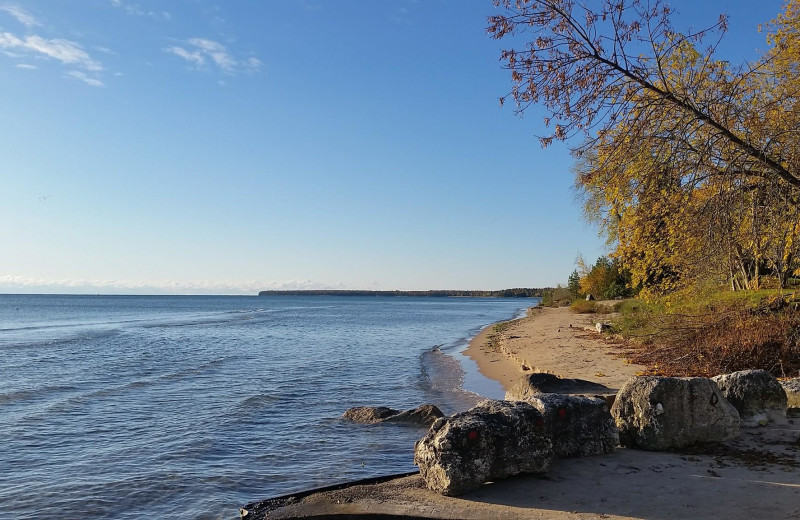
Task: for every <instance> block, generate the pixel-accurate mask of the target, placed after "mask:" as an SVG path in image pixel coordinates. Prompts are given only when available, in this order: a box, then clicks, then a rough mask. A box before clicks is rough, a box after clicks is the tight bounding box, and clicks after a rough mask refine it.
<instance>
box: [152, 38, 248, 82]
mask: <svg viewBox="0 0 800 520" xmlns="http://www.w3.org/2000/svg"><path fill="white" fill-rule="evenodd" d="M163 50H164V52H167V53H169V54H174V55H175V56H178V57H180V58H183V59H184V60H185V61H186V62H188V63H189V64H190V65H192V67H193V68H195V69H198V70H200V69H204V68H206V65H208V64H213V65H215V66H216V67H217V68H218V69H219V70H221V71H222V72H224V73H226V74H231V75H233V74H236V73H238V72H250V73H252V72H258V70H259V69H260V68H261V60H259V59H258V58H255V57H249V58H245V59H241V60H239V59H237V58H235V57H234V56H233V55H232V54H231V53H230V52H229V51H228V48H227V47H226V46H225V45H223V44H221V43H219V42H217V41H214V40H209V39H207V38H190V39H189V40H186V42H185V43H184V44H182V45H172V46H169V47H165V48H164V49H163Z"/></svg>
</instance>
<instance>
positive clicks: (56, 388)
mask: <svg viewBox="0 0 800 520" xmlns="http://www.w3.org/2000/svg"><path fill="white" fill-rule="evenodd" d="M71 390H77V388H75V387H74V386H66V385H52V386H42V387H39V388H31V389H27V390H15V391H11V392H6V393H3V394H0V405H3V404H8V403H12V402H14V401H26V400H30V399H35V398H37V397H41V396H46V395H48V394H54V393H60V392H69V391H71Z"/></svg>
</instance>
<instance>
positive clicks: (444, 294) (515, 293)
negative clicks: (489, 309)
mask: <svg viewBox="0 0 800 520" xmlns="http://www.w3.org/2000/svg"><path fill="white" fill-rule="evenodd" d="M547 290H548V288H547V287H544V288H514V289H502V290H499V291H474V290H458V289H455V290H451V289H444V290H433V291H359V290H340V289H312V290H296V291H261V292H259V293H258V295H259V296H415V297H434V298H459V297H460V298H541V297H542V294H543V293H544V292H545V291H547Z"/></svg>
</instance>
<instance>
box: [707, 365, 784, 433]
mask: <svg viewBox="0 0 800 520" xmlns="http://www.w3.org/2000/svg"><path fill="white" fill-rule="evenodd" d="M712 379H713V380H714V382H715V383H717V386H719V389H720V390H721V391H722V394H723V395H724V396H725V398H726V399H728V401H730V403H731V404H732V405H733V406H734V407H735V408H736V409H737V410H738V411H739V416H740V417H741V419H742V425H744V426H758V425H762V426H763V425H766V424H767V423H768V422H770V421H771V422H777V423H785V422H786V404H787V398H786V391H785V390H784V389H783V386H781V384H780V383H779V382H778V380H777V379H776V378H775V376H773V375H772V374H770V373H769V372H767V371H766V370H740V371H739V372H733V373H732V374H724V375H720V376H716V377H713V378H712Z"/></svg>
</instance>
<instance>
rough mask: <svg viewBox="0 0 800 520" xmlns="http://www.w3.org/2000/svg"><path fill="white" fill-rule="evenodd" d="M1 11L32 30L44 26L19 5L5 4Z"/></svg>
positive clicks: (0, 8)
mask: <svg viewBox="0 0 800 520" xmlns="http://www.w3.org/2000/svg"><path fill="white" fill-rule="evenodd" d="M0 11H5V12H6V13H8V14H10V15H11V16H13V17H14V18H16V20H17V21H18V22H19V23H21V24H22V25H24V26H25V27H28V28H30V27H36V26H39V25H42V24H41V23H39V21H38V20H37V19H36V18H35V17H34V16H33V15H32V14H30V13H29V12H28V11H26V10H25V9H23V8H22V7H20V6H18V5H13V4H5V5H2V6H0Z"/></svg>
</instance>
